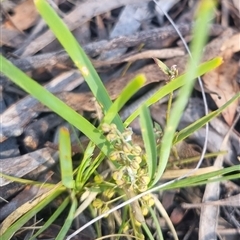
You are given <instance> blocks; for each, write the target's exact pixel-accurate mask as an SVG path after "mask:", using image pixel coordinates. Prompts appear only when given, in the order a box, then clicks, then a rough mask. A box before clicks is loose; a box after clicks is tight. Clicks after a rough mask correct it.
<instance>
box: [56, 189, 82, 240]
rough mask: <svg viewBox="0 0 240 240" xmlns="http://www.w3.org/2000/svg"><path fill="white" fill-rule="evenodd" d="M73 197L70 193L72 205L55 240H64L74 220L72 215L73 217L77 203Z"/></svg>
mask: <svg viewBox="0 0 240 240" xmlns="http://www.w3.org/2000/svg"><path fill="white" fill-rule="evenodd" d="M73 195H74V193H73V192H72V205H71V208H70V211H69V213H68V216H67V219H66V220H65V222H64V224H63V226H62V228H61V230H60V232H59V233H58V235H57V237H56V240H62V239H65V237H66V235H67V232H68V230H69V229H70V227H71V225H72V222H73V220H74V215H75V212H76V209H77V205H78V203H77V199H76V197H75V196H73Z"/></svg>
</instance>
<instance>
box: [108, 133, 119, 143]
mask: <svg viewBox="0 0 240 240" xmlns="http://www.w3.org/2000/svg"><path fill="white" fill-rule="evenodd" d="M106 138H107V140H108V141H109V142H113V141H115V140H116V139H117V138H118V137H117V135H116V134H115V133H108V135H107V136H106Z"/></svg>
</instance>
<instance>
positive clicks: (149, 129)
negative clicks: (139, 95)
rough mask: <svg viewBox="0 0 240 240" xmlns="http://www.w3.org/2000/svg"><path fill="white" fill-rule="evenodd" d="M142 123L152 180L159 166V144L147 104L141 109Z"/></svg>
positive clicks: (149, 172)
mask: <svg viewBox="0 0 240 240" xmlns="http://www.w3.org/2000/svg"><path fill="white" fill-rule="evenodd" d="M140 125H141V131H142V137H143V141H144V146H145V151H146V161H147V165H148V174H149V178H150V179H151V180H152V179H153V176H154V174H155V171H156V168H157V146H156V139H155V135H154V130H153V124H152V119H151V116H150V112H149V109H148V108H147V107H146V106H145V105H143V106H142V108H141V111H140Z"/></svg>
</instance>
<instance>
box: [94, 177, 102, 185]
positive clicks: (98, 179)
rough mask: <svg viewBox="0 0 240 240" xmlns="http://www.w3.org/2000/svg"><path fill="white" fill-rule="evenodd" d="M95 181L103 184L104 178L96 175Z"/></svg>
mask: <svg viewBox="0 0 240 240" xmlns="http://www.w3.org/2000/svg"><path fill="white" fill-rule="evenodd" d="M94 181H95V183H98V184H100V183H102V182H103V177H102V176H101V175H96V176H95V177H94Z"/></svg>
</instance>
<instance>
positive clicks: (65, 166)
mask: <svg viewBox="0 0 240 240" xmlns="http://www.w3.org/2000/svg"><path fill="white" fill-rule="evenodd" d="M71 156H72V152H71V140H70V134H69V131H68V129H67V128H66V127H62V128H60V132H59V160H60V168H61V176H62V184H63V185H64V186H65V187H66V188H69V189H72V188H74V180H73V166H72V157H71Z"/></svg>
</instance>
